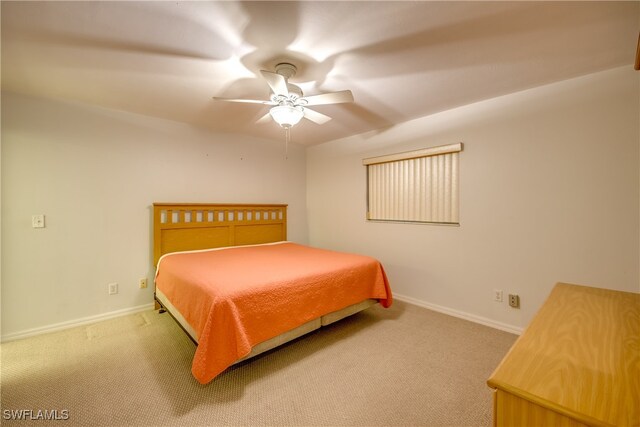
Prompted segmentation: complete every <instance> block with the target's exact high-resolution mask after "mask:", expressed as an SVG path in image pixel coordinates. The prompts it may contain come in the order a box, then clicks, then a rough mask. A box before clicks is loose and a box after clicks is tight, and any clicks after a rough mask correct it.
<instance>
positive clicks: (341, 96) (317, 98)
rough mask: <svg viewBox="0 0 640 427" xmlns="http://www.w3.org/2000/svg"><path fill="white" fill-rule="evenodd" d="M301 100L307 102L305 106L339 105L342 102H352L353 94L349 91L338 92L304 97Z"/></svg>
mask: <svg viewBox="0 0 640 427" xmlns="http://www.w3.org/2000/svg"><path fill="white" fill-rule="evenodd" d="M301 99H302V100H305V101H307V105H325V104H341V103H344V102H353V94H352V93H351V91H350V90H341V91H340V92H330V93H322V94H320V95H311V96H305V97H303V98H301Z"/></svg>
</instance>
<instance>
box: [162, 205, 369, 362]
mask: <svg viewBox="0 0 640 427" xmlns="http://www.w3.org/2000/svg"><path fill="white" fill-rule="evenodd" d="M283 240H287V205H284V204H215V203H213V204H212V203H154V204H153V263H154V265H155V266H157V265H158V261H159V260H160V257H161V256H162V255H164V254H166V253H170V252H179V251H188V250H198V249H210V248H220V247H226V246H241V245H255V244H262V243H273V242H279V241H283ZM154 299H155V305H156V309H160V310H161V312H163V311H164V310H166V311H168V312H169V314H171V316H172V317H173V318H174V319H175V320H176V322H177V323H178V324H179V325H180V326H181V327H182V329H184V331H185V332H186V333H187V334H188V335H189V337H191V339H192V340H193V342H194V343H196V344H197V340H196V335H195V332H194V331H193V329H192V328H191V327H190V326H189V324H188V323H187V322H186V321H185V320H184V318H183V317H182V316H181V315H180V313H179V312H178V311H177V310H175V308H173V306H172V305H171V303H170V301H168V300H167V299H166V298H165V297H164V296H163V295H162V294H161V293H160V292H159V290H157V289H155V286H154ZM376 303H377V300H374V299H368V300H365V301H362V302H360V303H358V304H354V305H352V306H349V307H346V308H344V309H342V310H339V311H336V312H333V313H329V314H327V315H325V316H322V317H321V318H318V319H314V320H312V321H310V322H308V323H305V324H304V325H301V326H299V327H297V328H295V329H293V330H291V331H289V332H285V333H284V334H282V335H279V336H277V337H274V338H272V339H270V340H267V341H265V342H262V343H260V344H258V345H257V346H255V347H254V348H253V350H252V351H251V353H250V354H249V355H248V356H246V357H244V358H243V359H241V360H245V359H248V358H250V357H253V356H256V355H258V354H260V353H262V352H265V351H267V350H270V349H272V348H275V347H277V346H279V345H281V344H284V343H286V342H288V341H291V340H293V339H295V338H298V337H300V336H302V335H304V334H306V333H308V332H311V331H313V330H315V329H318V328H320V327H321V326H326V325H328V324H331V323H333V322H336V321H338V320H340V319H343V318H345V317H347V316H350V315H352V314H355V313H357V312H359V311H361V310H364V309H366V308H368V307H370V306H372V305H374V304H376ZM241 360H239V361H241ZM239 361H238V362H239ZM236 363H237V362H236Z"/></svg>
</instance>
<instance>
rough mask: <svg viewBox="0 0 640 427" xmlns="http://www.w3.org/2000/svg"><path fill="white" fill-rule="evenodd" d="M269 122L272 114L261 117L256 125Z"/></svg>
mask: <svg viewBox="0 0 640 427" xmlns="http://www.w3.org/2000/svg"><path fill="white" fill-rule="evenodd" d="M269 121H271V114H270V113H267V114H265V115H264V116H262V117H260V118H259V119H258V120H256V124H262V123H267V122H269Z"/></svg>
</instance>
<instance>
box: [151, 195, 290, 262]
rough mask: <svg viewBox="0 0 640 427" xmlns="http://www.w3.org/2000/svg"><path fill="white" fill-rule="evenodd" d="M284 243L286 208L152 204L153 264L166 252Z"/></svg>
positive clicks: (209, 204) (207, 204) (246, 205)
mask: <svg viewBox="0 0 640 427" xmlns="http://www.w3.org/2000/svg"><path fill="white" fill-rule="evenodd" d="M286 239H287V205H256V204H235V205H234V204H216V203H214V204H212V203H154V204H153V263H154V265H157V264H158V260H159V259H160V257H161V256H162V255H164V254H166V253H169V252H177V251H187V250H196V249H208V248H219V247H223V246H238V245H253V244H259V243H271V242H278V241H281V240H286Z"/></svg>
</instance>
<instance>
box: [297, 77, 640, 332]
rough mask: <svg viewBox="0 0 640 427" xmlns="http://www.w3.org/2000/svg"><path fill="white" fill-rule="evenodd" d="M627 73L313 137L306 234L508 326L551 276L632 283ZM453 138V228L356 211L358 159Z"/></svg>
mask: <svg viewBox="0 0 640 427" xmlns="http://www.w3.org/2000/svg"><path fill="white" fill-rule="evenodd" d="M639 81H640V73H638V72H634V71H633V69H632V68H631V67H625V68H620V69H614V70H610V71H606V72H601V73H597V74H593V75H589V76H585V77H581V78H576V79H573V80H568V81H565V82H560V83H556V84H552V85H548V86H544V87H540V88H537V89H531V90H528V91H524V92H520V93H517V94H512V95H508V96H504V97H500V98H496V99H493V100H488V101H484V102H480V103H477V104H473V105H469V106H465V107H462V108H458V109H455V110H451V111H447V112H444V113H440V114H436V115H433V116H430V117H425V118H422V119H418V120H414V121H412V122H408V123H405V124H403V125H401V126H396V127H394V128H391V129H388V130H385V131H382V132H379V133H371V134H365V135H359V136H356V137H352V138H347V139H344V140H339V141H334V142H331V143H328V144H323V145H320V146H317V147H313V148H311V149H309V150H307V206H308V212H309V215H308V221H309V239H310V243H311V244H312V245H317V246H321V247H328V248H334V249H338V250H346V251H354V252H359V253H366V254H371V255H373V256H376V257H378V258H379V259H380V260H381V261H382V262H383V264H384V266H385V267H386V270H387V272H388V275H389V278H390V280H391V285H392V288H393V290H394V291H395V292H396V293H397V294H400V295H403V296H405V297H409V298H411V299H413V300H416V301H419V302H422V303H425V304H426V305H431V306H435V307H438V308H442V309H445V310H450V311H452V312H456V313H459V314H462V315H464V316H467V317H470V318H476V319H479V320H481V321H486V322H488V323H490V324H495V325H497V326H506V327H507V329H509V328H512V329H514V330H517V329H519V328H521V327H523V326H525V325H526V324H527V323H528V321H529V320H530V319H531V318H532V316H533V314H534V313H535V311H536V310H537V309H538V308H539V306H540V305H541V304H542V302H543V301H544V299H545V298H546V296H547V295H548V293H549V291H550V290H551V288H552V286H553V285H554V283H555V282H558V281H566V282H572V283H579V284H586V285H593V286H599V287H605V288H613V289H620V290H627V291H634V292H638V291H640V284H639V283H640V282H639V268H640V265H639V260H640V253H639V247H638V246H639V239H638V236H639V233H640V227H639V222H640V211H639V196H640V186H639V145H640V143H639V140H640V136H639V135H640V110H639V99H640V98H639V97H640V85H639ZM456 142H463V143H464V144H465V145H464V151H463V152H462V153H461V157H460V159H461V160H460V169H461V173H460V187H461V192H460V199H461V203H460V218H461V226H460V227H451V226H433V225H407V224H386V223H368V222H366V221H365V220H364V218H365V181H366V177H365V168H364V167H363V166H362V164H361V160H362V159H363V158H365V157H372V156H377V155H383V154H388V153H394V152H401V151H408V150H413V149H418V148H423V147H430V146H437V145H443V144H450V143H456ZM493 289H502V290H503V291H504V293H505V302H503V303H497V302H494V301H493V300H492V298H493ZM507 293H516V294H519V295H520V298H521V304H522V308H521V309H519V310H516V309H512V308H510V307H508V304H507V303H506V294H507Z"/></svg>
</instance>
